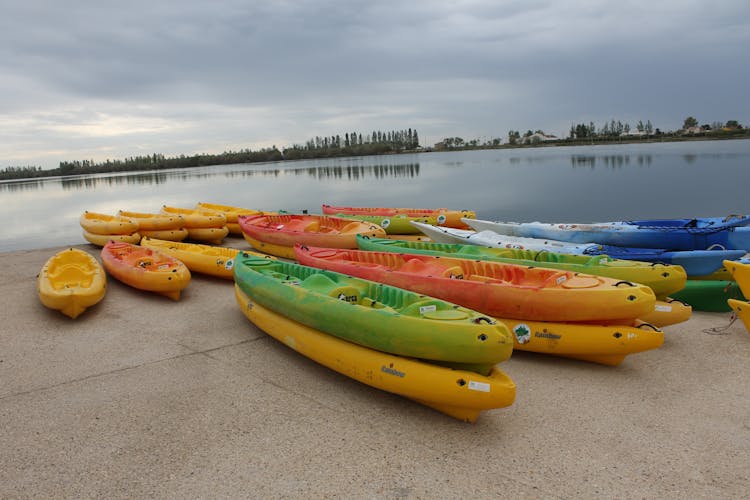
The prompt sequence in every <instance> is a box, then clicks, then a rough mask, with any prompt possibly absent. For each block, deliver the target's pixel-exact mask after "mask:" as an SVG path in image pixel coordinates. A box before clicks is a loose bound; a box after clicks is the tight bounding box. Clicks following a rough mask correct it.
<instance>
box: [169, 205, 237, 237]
mask: <svg viewBox="0 0 750 500" xmlns="http://www.w3.org/2000/svg"><path fill="white" fill-rule="evenodd" d="M161 211H162V213H164V214H173V215H174V214H177V215H180V216H182V218H183V219H184V220H185V225H184V227H185V229H187V232H188V236H187V239H190V240H195V241H202V242H208V243H214V244H217V245H218V244H220V243H221V242H222V240H223V239H224V238H225V237H226V236H227V235H228V234H229V228H228V227H227V218H226V216H225V215H224V214H223V213H221V212H217V211H215V210H207V209H194V208H180V207H171V206H167V205H164V206H162V207H161Z"/></svg>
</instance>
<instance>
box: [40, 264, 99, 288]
mask: <svg viewBox="0 0 750 500" xmlns="http://www.w3.org/2000/svg"><path fill="white" fill-rule="evenodd" d="M93 276H94V272H93V271H85V270H83V269H81V268H80V267H78V266H75V265H68V266H61V267H59V268H57V269H55V270H54V271H53V272H51V273H47V277H48V278H49V280H50V282H51V283H52V286H53V287H54V288H55V290H60V289H62V288H65V287H75V286H80V287H87V286H90V285H91V282H92V280H93Z"/></svg>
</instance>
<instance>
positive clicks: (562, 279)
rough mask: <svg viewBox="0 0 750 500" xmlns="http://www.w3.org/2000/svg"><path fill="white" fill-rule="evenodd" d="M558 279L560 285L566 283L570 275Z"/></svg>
mask: <svg viewBox="0 0 750 500" xmlns="http://www.w3.org/2000/svg"><path fill="white" fill-rule="evenodd" d="M556 281H557V284H558V285H559V284H560V283H564V282H566V281H568V277H567V276H560V277H559V278H557V280H556Z"/></svg>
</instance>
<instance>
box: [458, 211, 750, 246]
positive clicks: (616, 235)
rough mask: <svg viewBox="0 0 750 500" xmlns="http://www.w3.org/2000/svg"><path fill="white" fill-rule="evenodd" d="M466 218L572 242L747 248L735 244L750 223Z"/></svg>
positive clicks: (502, 230)
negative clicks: (571, 222)
mask: <svg viewBox="0 0 750 500" xmlns="http://www.w3.org/2000/svg"><path fill="white" fill-rule="evenodd" d="M464 222H465V223H466V224H467V225H468V226H470V227H472V228H473V229H475V230H477V231H484V230H490V231H494V232H496V233H499V234H507V235H512V236H522V237H527V238H546V239H554V240H559V241H567V242H570V243H599V244H601V245H614V246H623V247H641V248H664V249H667V250H706V249H708V248H710V247H712V246H714V245H720V246H721V247H722V248H725V249H744V248H746V247H745V246H734V245H736V244H738V243H739V241H738V238H739V237H738V236H737V234H734V233H737V232H738V231H737V229H739V228H740V227H742V226H747V225H748V224H750V216H748V215H730V216H727V217H723V218H722V217H701V218H695V219H653V220H635V221H617V222H601V223H594V224H570V223H543V222H494V221H486V220H474V219H472V220H466V221H464ZM748 230H750V228H749V229H748ZM740 232H742V231H740ZM745 232H746V231H745ZM730 235H731V237H730ZM747 248H750V245H747Z"/></svg>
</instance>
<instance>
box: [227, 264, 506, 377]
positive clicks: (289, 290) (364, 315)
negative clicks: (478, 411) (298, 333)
mask: <svg viewBox="0 0 750 500" xmlns="http://www.w3.org/2000/svg"><path fill="white" fill-rule="evenodd" d="M234 278H235V282H236V283H237V285H238V286H239V287H240V289H241V290H242V291H243V292H244V293H245V294H246V295H247V296H248V297H249V298H250V299H252V300H253V301H255V302H257V303H258V304H260V305H262V306H264V307H267V308H269V309H271V310H273V311H276V312H278V313H280V314H283V315H284V316H286V317H288V318H289V319H292V320H294V321H297V322H298V323H302V324H303V325H306V326H309V327H311V328H314V329H316V330H319V331H322V332H325V333H328V334H330V335H334V336H336V337H339V338H342V339H344V340H348V341H350V342H354V343H356V344H360V345H363V346H366V347H369V348H372V349H376V350H379V351H383V352H388V353H391V354H398V355H401V356H407V357H411V358H420V359H425V360H430V361H434V362H437V363H444V364H450V365H451V366H454V367H459V366H460V367H462V368H467V369H472V370H473V371H487V372H488V371H489V369H490V368H491V366H492V365H494V364H496V363H498V362H500V361H505V360H507V359H508V358H509V357H510V355H511V352H512V349H513V338H512V336H511V334H510V332H509V331H508V329H507V328H506V327H505V326H503V325H501V324H499V323H498V322H496V321H495V320H494V319H492V318H490V317H488V316H486V315H482V314H480V313H478V312H476V311H473V310H471V309H467V308H464V307H460V306H458V305H455V304H452V303H450V302H446V301H444V300H440V299H435V298H432V297H428V296H426V295H420V294H418V293H414V292H410V291H407V290H402V289H400V288H395V287H392V286H388V285H384V284H381V283H375V282H372V281H368V280H364V279H361V278H355V277H351V276H346V275H344V274H340V273H336V272H333V271H324V270H321V269H315V268H312V267H308V266H303V265H300V264H294V263H290V262H282V261H276V260H269V259H265V258H259V257H255V256H251V255H249V254H246V253H244V252H243V253H241V254H239V255H238V256H237V259H236V261H235V266H234ZM455 365H459V366H455ZM470 365H471V366H470Z"/></svg>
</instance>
